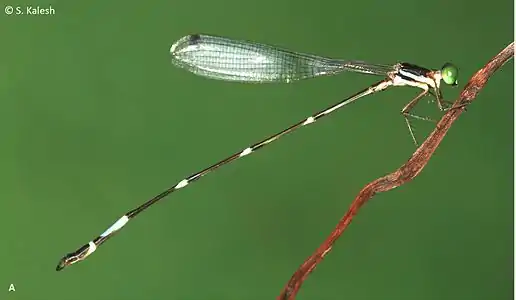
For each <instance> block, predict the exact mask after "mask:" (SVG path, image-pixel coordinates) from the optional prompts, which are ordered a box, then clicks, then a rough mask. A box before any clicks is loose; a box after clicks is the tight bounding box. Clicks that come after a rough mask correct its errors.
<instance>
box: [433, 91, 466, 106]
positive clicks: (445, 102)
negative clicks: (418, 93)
mask: <svg viewBox="0 0 516 300" xmlns="http://www.w3.org/2000/svg"><path fill="white" fill-rule="evenodd" d="M429 94H431V95H432V96H434V99H437V106H438V107H439V110H441V111H443V112H447V111H449V110H450V109H457V108H462V107H465V106H467V105H466V104H461V105H458V106H457V107H452V106H453V102H451V101H448V100H444V99H443V97H442V94H441V93H440V90H439V91H437V89H436V90H435V92H434V91H432V90H431V91H429ZM464 110H465V111H466V109H464Z"/></svg>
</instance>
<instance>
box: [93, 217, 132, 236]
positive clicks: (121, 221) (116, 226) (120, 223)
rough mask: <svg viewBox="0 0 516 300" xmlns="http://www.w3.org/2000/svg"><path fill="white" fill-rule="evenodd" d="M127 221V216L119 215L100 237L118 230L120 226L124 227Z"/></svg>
mask: <svg viewBox="0 0 516 300" xmlns="http://www.w3.org/2000/svg"><path fill="white" fill-rule="evenodd" d="M127 222H129V218H128V217H127V216H123V217H121V218H120V219H119V220H118V221H116V222H115V224H113V225H111V227H109V228H108V230H106V231H104V233H103V234H101V235H100V236H101V237H106V236H108V235H110V234H112V233H113V232H115V231H117V230H119V229H120V228H122V227H124V225H125V224H127Z"/></svg>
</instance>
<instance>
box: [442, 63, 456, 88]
mask: <svg viewBox="0 0 516 300" xmlns="http://www.w3.org/2000/svg"><path fill="white" fill-rule="evenodd" d="M441 77H442V79H443V81H444V83H446V84H448V85H457V84H458V83H459V82H458V80H457V79H458V77H459V69H458V68H457V67H456V66H455V65H453V64H451V63H445V64H444V66H443V67H442V68H441Z"/></svg>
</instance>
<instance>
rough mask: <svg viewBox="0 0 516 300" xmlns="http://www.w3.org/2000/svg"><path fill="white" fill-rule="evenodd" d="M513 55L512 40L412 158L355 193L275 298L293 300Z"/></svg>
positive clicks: (418, 168) (429, 152) (404, 180)
mask: <svg viewBox="0 0 516 300" xmlns="http://www.w3.org/2000/svg"><path fill="white" fill-rule="evenodd" d="M513 56H514V42H512V43H511V44H510V45H508V46H507V47H506V48H505V49H503V50H502V51H501V52H500V53H498V55H496V56H495V57H493V58H492V59H491V60H490V61H489V62H488V63H487V64H486V65H485V66H484V67H483V68H482V69H480V70H479V71H478V72H477V73H476V74H475V75H474V76H473V77H471V79H470V80H469V82H468V83H467V84H466V86H465V87H464V89H463V90H462V92H461V94H460V97H459V98H458V99H457V100H456V101H455V103H454V104H453V109H450V110H449V111H448V112H447V113H446V114H444V115H443V117H442V118H441V120H440V121H439V123H437V126H436V128H435V129H434V131H433V132H432V133H431V134H430V135H429V136H428V138H427V139H426V141H425V142H424V143H423V144H422V145H421V146H420V147H419V148H418V149H417V150H416V152H414V154H413V155H412V157H411V158H410V159H409V160H408V161H407V162H406V163H405V164H404V165H403V166H401V167H400V168H398V169H397V170H396V171H394V172H392V173H390V174H388V175H386V176H383V177H381V178H378V179H376V180H375V181H373V182H371V183H369V184H367V185H366V186H365V187H364V188H363V189H362V190H361V191H360V193H358V195H357V196H356V198H355V200H354V201H353V203H352V204H351V206H350V208H349V209H348V211H347V212H346V214H345V215H344V216H343V217H342V219H341V220H340V221H339V223H338V224H337V227H336V228H335V229H334V230H333V231H332V233H331V234H330V236H329V237H328V238H327V239H326V240H325V241H324V242H323V243H322V244H321V245H320V246H319V248H318V249H317V250H316V251H315V252H314V253H313V254H312V255H311V256H310V257H308V259H306V260H305V262H304V263H303V264H302V265H301V266H300V267H299V268H298V269H297V271H296V272H295V273H294V274H293V275H292V277H291V278H290V281H289V282H288V283H287V285H286V286H285V288H284V289H283V291H282V292H281V294H280V295H279V296H278V298H277V299H278V300H294V299H295V297H296V294H297V292H298V291H299V289H300V288H301V285H302V284H303V282H304V281H305V280H306V278H307V277H308V276H309V275H310V273H311V272H312V271H313V270H314V269H315V267H316V266H317V264H319V263H320V262H321V261H322V260H323V258H324V257H325V256H326V254H328V253H329V252H330V250H331V248H332V247H333V244H334V243H335V241H336V240H337V239H338V238H339V237H340V235H341V234H342V233H343V232H344V230H345V229H346V228H347V227H348V225H349V224H350V223H351V220H352V219H353V217H354V216H355V215H356V214H357V212H358V210H359V209H360V207H361V206H362V205H364V204H365V203H366V202H367V201H368V200H369V199H371V198H372V197H373V196H374V195H375V194H377V193H380V192H387V191H390V190H392V189H394V188H397V187H399V186H401V185H402V184H405V183H407V182H409V181H410V180H412V179H414V177H416V176H417V175H418V174H419V173H420V172H421V171H422V170H423V168H424V167H425V165H426V164H427V163H428V161H429V160H430V157H431V156H432V154H433V153H434V151H435V150H436V149H437V147H438V146H439V144H440V143H441V141H442V139H443V138H444V136H445V135H446V133H447V132H448V130H449V129H450V127H451V125H452V124H453V122H455V120H457V118H458V117H459V116H460V115H461V114H462V112H463V111H464V110H465V109H466V106H467V105H469V104H470V103H471V102H473V100H474V99H475V98H476V96H477V95H478V93H479V92H480V90H482V88H484V86H485V85H486V83H487V81H488V79H489V78H490V77H491V76H492V75H493V73H494V72H496V71H497V70H498V69H499V68H500V67H501V66H503V65H504V64H505V63H506V62H507V61H509V60H510V59H511V58H512V57H513Z"/></svg>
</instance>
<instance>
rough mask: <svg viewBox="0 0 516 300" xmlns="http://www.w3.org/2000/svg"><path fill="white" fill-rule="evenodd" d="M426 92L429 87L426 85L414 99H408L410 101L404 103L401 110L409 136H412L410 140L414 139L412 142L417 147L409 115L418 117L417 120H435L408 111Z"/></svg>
mask: <svg viewBox="0 0 516 300" xmlns="http://www.w3.org/2000/svg"><path fill="white" fill-rule="evenodd" d="M428 92H429V89H428V87H427V88H426V89H424V90H423V91H422V92H421V94H419V95H417V96H416V97H415V98H414V99H412V100H410V102H409V103H408V104H407V105H405V107H403V109H402V110H401V114H402V115H403V117H404V118H405V122H406V123H407V127H408V129H409V132H410V136H411V137H412V140H413V141H414V144H415V145H416V147H418V146H419V144H418V142H417V140H416V136H415V135H414V130H413V128H412V125H411V124H410V120H409V117H410V118H414V119H418V120H423V121H429V122H435V120H433V119H431V118H428V117H421V116H418V115H414V114H411V113H410V111H411V110H412V109H413V108H414V107H415V106H416V104H417V103H418V102H419V100H421V98H423V97H424V96H425V95H427V94H428Z"/></svg>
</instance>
